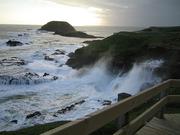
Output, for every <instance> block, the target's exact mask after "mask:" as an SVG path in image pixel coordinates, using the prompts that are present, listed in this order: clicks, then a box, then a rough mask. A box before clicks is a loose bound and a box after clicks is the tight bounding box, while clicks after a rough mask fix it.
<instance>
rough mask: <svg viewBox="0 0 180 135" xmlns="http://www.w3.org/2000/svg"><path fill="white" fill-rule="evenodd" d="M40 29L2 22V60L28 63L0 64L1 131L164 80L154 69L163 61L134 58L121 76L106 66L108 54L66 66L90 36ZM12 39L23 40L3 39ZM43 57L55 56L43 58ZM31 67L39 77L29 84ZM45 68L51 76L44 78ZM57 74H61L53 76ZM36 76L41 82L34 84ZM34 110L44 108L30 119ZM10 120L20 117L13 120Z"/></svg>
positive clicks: (76, 113)
mask: <svg viewBox="0 0 180 135" xmlns="http://www.w3.org/2000/svg"><path fill="white" fill-rule="evenodd" d="M38 28H39V26H7V25H0V60H2V59H9V58H11V57H18V58H19V59H23V60H25V62H26V64H25V65H20V66H17V65H2V64H1V65H0V76H1V77H2V76H5V79H4V80H0V82H2V81H5V82H8V83H0V131H5V130H7V131H9V130H16V129H19V128H23V127H28V126H32V125H35V124H43V123H48V122H53V121H60V120H75V119H78V118H82V117H84V116H85V115H88V114H89V113H91V112H94V111H96V110H98V109H101V108H103V107H104V106H103V105H102V104H103V101H104V100H110V101H112V103H114V102H116V99H117V94H118V93H121V92H126V93H130V94H136V93H138V92H139V91H140V90H141V89H143V88H145V87H149V86H151V85H153V84H156V83H158V82H160V81H161V78H160V77H158V76H156V75H155V74H154V72H153V71H154V70H155V69H156V68H157V67H159V66H161V64H162V63H163V60H147V61H144V62H142V63H134V66H133V68H132V69H131V70H130V71H129V72H128V73H125V74H121V73H119V74H117V75H112V74H110V73H109V72H108V71H107V68H106V67H107V65H108V63H109V61H110V59H109V60H107V59H103V58H102V59H100V60H99V61H98V62H97V63H96V64H95V65H94V66H92V67H84V68H82V69H80V70H74V69H72V68H71V67H68V66H67V65H65V63H66V61H67V60H68V58H69V57H68V54H69V53H71V52H74V51H75V50H76V49H77V48H80V47H82V46H86V44H84V43H82V42H83V41H86V40H92V39H80V38H69V37H62V36H58V35H53V34H52V33H44V32H43V33H42V32H39V31H37V29H38ZM77 29H78V30H82V31H86V32H87V33H90V34H94V35H98V36H104V37H105V36H109V35H111V34H113V33H114V32H118V31H121V30H123V31H124V30H129V31H130V30H135V28H133V29H132V28H128V29H127V28H122V27H121V28H120V27H118V28H114V27H112V28H110V27H95V28H94V27H77ZM136 30H138V29H137V28H136ZM9 39H15V40H18V41H21V42H23V43H24V45H23V46H18V47H8V46H6V44H5V42H6V41H8V40H9ZM57 49H59V50H63V51H64V53H65V54H59V55H53V53H54V52H56V51H57ZM45 56H48V57H50V58H53V60H52V61H48V60H45V59H44V57H45ZM11 64H12V63H11ZM29 72H30V73H33V74H37V77H36V78H35V79H34V78H31V83H28V84H26V83H25V82H24V81H23V80H24V78H22V77H24V74H25V73H29ZM44 73H47V74H49V75H47V76H46V77H43V75H44ZM54 76H56V77H58V79H55V80H53V79H52V77H54ZM12 77H13V78H16V79H19V80H20V81H19V82H18V83H17V84H14V83H12V84H9V81H10V80H11V79H12ZM25 79H27V78H25ZM35 80H38V81H39V82H40V83H38V84H37V83H35V82H36V81H35ZM11 82H12V81H11ZM80 101H85V102H83V103H82V104H77V105H75V107H74V108H73V109H72V110H70V111H67V112H65V113H64V114H62V113H57V112H58V110H61V109H63V108H66V107H67V106H71V105H73V104H75V103H79V102H80ZM35 111H39V112H41V116H38V117H33V118H30V119H26V116H27V115H28V114H31V113H34V112H35ZM12 120H18V122H17V123H13V122H11V121H12Z"/></svg>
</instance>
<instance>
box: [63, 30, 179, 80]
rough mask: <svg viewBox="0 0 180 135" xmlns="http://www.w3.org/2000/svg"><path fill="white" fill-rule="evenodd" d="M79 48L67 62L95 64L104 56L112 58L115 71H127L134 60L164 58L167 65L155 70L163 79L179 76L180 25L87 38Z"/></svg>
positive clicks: (111, 65) (112, 69)
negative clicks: (85, 43) (103, 37)
mask: <svg viewBox="0 0 180 135" xmlns="http://www.w3.org/2000/svg"><path fill="white" fill-rule="evenodd" d="M87 43H88V44H89V45H88V46H86V47H82V48H80V49H77V50H76V51H75V53H74V54H73V55H71V57H70V59H69V60H68V61H67V63H66V64H67V65H69V66H71V67H73V68H81V67H83V66H85V65H91V64H94V63H95V62H96V61H97V60H99V59H100V58H102V57H109V56H110V57H111V58H112V60H111V63H110V69H111V71H113V72H118V71H119V70H121V71H122V70H124V72H127V71H128V70H130V69H131V68H132V66H133V63H134V62H141V61H144V60H148V59H162V60H164V64H163V65H162V67H160V68H159V69H158V70H157V71H156V72H157V74H159V75H160V76H161V75H162V76H163V77H164V78H163V79H168V78H180V72H179V69H180V64H179V63H180V46H179V45H180V27H160V28H159V27H150V28H148V29H144V30H142V31H136V32H119V33H116V34H113V35H112V36H110V37H107V38H105V39H103V40H96V41H88V42H87Z"/></svg>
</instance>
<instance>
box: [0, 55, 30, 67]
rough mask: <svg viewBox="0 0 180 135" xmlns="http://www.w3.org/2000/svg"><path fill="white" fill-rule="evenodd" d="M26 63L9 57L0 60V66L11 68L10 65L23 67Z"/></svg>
mask: <svg viewBox="0 0 180 135" xmlns="http://www.w3.org/2000/svg"><path fill="white" fill-rule="evenodd" d="M26 63H27V62H26V61H25V60H23V59H20V58H18V57H11V58H7V59H2V60H0V65H3V66H12V65H16V66H20V65H25V64H26Z"/></svg>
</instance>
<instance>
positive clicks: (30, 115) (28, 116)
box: [26, 111, 41, 119]
mask: <svg viewBox="0 0 180 135" xmlns="http://www.w3.org/2000/svg"><path fill="white" fill-rule="evenodd" d="M37 116H41V113H40V112H39V111H36V112H34V113H31V114H28V115H27V116H26V119H30V118H33V117H37Z"/></svg>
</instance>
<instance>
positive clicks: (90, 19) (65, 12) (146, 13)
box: [0, 0, 180, 26]
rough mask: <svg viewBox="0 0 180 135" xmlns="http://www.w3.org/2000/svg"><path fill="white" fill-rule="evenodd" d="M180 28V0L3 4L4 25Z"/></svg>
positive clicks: (15, 0) (20, 0) (9, 0)
mask: <svg viewBox="0 0 180 135" xmlns="http://www.w3.org/2000/svg"><path fill="white" fill-rule="evenodd" d="M52 20H58V21H67V22H69V23H71V24H72V25H74V26H87V25H93V26H94V25H95V26H177V25H180V0H0V24H35V25H36V24H37V25H42V24H45V23H47V22H49V21H52Z"/></svg>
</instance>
